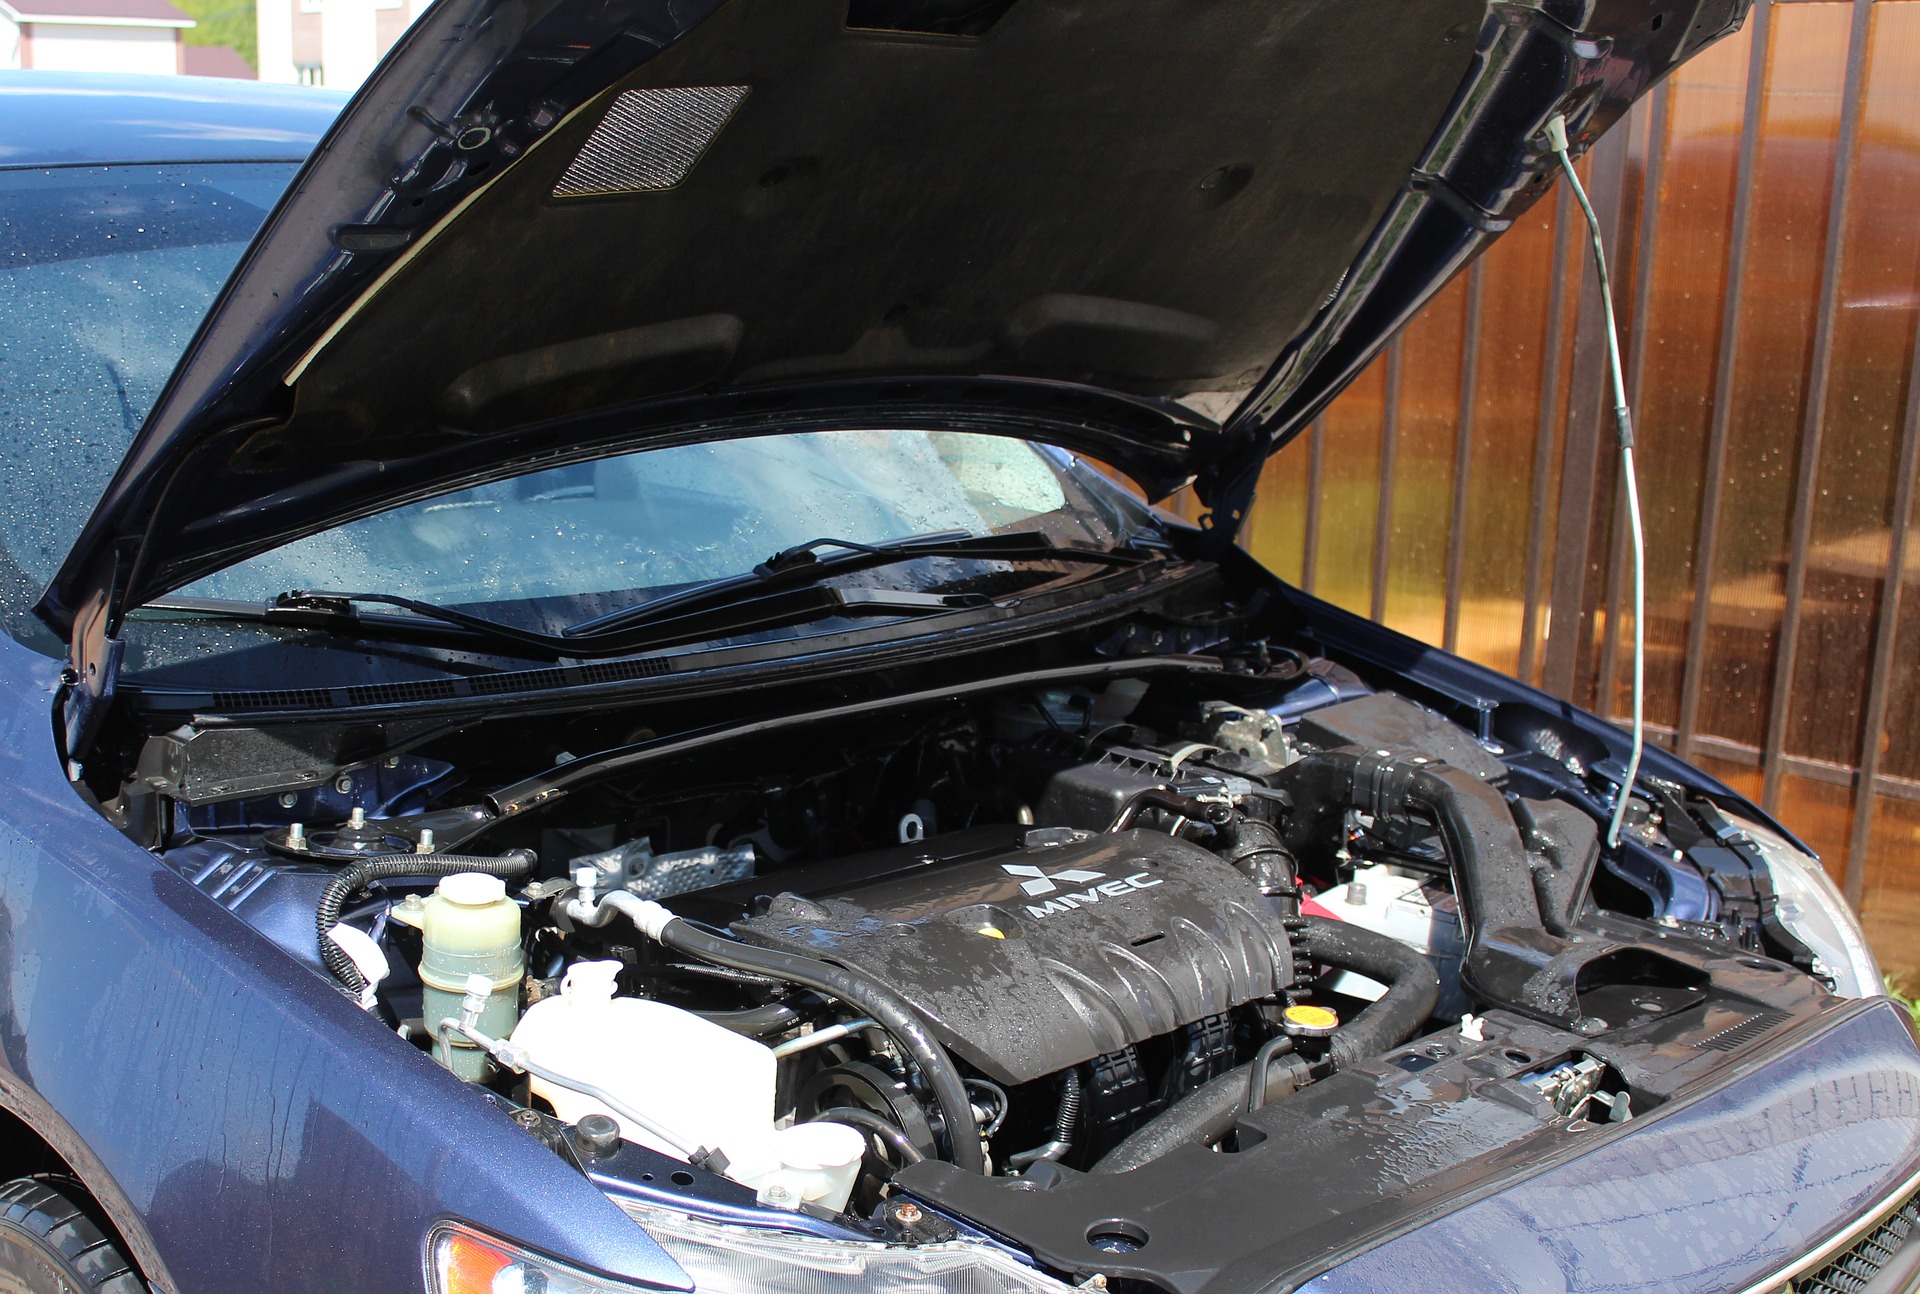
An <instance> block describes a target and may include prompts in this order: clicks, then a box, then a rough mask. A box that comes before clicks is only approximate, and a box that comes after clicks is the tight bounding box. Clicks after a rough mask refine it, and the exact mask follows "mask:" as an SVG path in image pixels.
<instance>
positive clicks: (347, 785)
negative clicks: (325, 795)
mask: <svg viewBox="0 0 1920 1294" xmlns="http://www.w3.org/2000/svg"><path fill="white" fill-rule="evenodd" d="M333 789H334V790H336V791H338V792H340V794H342V795H351V794H352V793H353V779H352V778H351V777H349V776H347V775H346V774H345V773H342V774H341V775H340V776H339V777H336V778H334V779H333Z"/></svg>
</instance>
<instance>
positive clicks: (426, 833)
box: [413, 827, 433, 854]
mask: <svg viewBox="0 0 1920 1294" xmlns="http://www.w3.org/2000/svg"><path fill="white" fill-rule="evenodd" d="M413 852H414V853H416V854H430V853H432V852H433V828H432V827H422V828H420V839H419V840H418V841H417V842H416V843H415V844H414V846H413Z"/></svg>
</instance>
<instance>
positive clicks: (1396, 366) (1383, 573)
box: [1368, 333, 1405, 622]
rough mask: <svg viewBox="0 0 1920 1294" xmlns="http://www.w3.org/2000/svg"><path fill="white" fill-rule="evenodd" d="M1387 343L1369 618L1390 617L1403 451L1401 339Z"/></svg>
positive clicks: (1396, 337)
mask: <svg viewBox="0 0 1920 1294" xmlns="http://www.w3.org/2000/svg"><path fill="white" fill-rule="evenodd" d="M1404 336H1405V334H1404V333H1396V334H1394V338H1393V340H1392V341H1391V342H1389V343H1388V344H1387V392H1386V395H1385V397H1384V401H1385V403H1384V404H1383V406H1382V409H1381V417H1380V496H1379V502H1378V509H1377V511H1376V512H1375V514H1374V519H1373V602H1372V608H1371V610H1370V611H1369V613H1368V614H1369V615H1371V616H1372V618H1373V619H1374V620H1375V621H1376V622H1383V621H1385V620H1386V618H1387V570H1388V566H1387V559H1388V557H1389V555H1390V553H1391V550H1392V547H1393V471H1394V459H1395V457H1396V456H1397V454H1398V451H1399V448H1400V372H1401V367H1402V365H1401V350H1402V347H1401V338H1402V337H1404Z"/></svg>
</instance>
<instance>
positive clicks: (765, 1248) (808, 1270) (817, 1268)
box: [616, 1200, 1073, 1294]
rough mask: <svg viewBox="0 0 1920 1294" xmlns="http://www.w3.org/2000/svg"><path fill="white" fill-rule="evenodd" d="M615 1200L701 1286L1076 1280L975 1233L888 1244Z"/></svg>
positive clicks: (921, 1288)
mask: <svg viewBox="0 0 1920 1294" xmlns="http://www.w3.org/2000/svg"><path fill="white" fill-rule="evenodd" d="M616 1202H617V1203H618V1204H619V1205H620V1207H621V1208H623V1209H625V1210H626V1211H627V1214H628V1215H629V1216H630V1217H632V1218H633V1220H634V1221H636V1222H638V1223H639V1224H640V1225H641V1226H643V1227H645V1228H646V1230H647V1234H649V1235H651V1236H652V1237H653V1238H654V1239H655V1240H657V1241H659V1242H660V1247H661V1248H663V1249H665V1250H666V1251H667V1252H668V1253H669V1254H671V1255H672V1256H673V1260H674V1261H675V1262H677V1263H679V1264H680V1266H682V1267H683V1268H685V1269H686V1272H687V1275H689V1276H691V1277H693V1286H694V1289H695V1290H696V1291H698V1294H935V1292H936V1291H937V1292H938V1294H1073V1289H1072V1287H1071V1286H1069V1285H1065V1284H1062V1283H1061V1282H1059V1281H1057V1280H1054V1279H1053V1278H1052V1277H1050V1276H1047V1275H1046V1274H1044V1273H1042V1272H1038V1271H1035V1270H1034V1269H1033V1268H1031V1267H1028V1266H1026V1265H1025V1264H1024V1263H1022V1262H1020V1261H1019V1260H1018V1259H1016V1258H1014V1257H1012V1256H1011V1255H1010V1254H1008V1253H1006V1252H1005V1251H1004V1250H1000V1249H996V1248H994V1247H993V1246H992V1245H987V1244H981V1243H978V1242H976V1241H970V1240H952V1241H948V1242H946V1243H944V1244H932V1245H921V1246H919V1247H917V1248H912V1249H906V1248H889V1247H888V1246H886V1245H882V1244H870V1243H866V1242H863V1241H858V1240H827V1239H823V1238H821V1237H819V1236H808V1235H801V1234H799V1233H797V1232H791V1231H767V1230H762V1229H760V1228H757V1227H735V1226H724V1225H721V1224H719V1223H714V1222H707V1221H704V1220H702V1219H699V1218H693V1217H689V1216H687V1215H686V1214H684V1213H678V1212H675V1211H673V1210H671V1209H664V1208H660V1207H658V1206H655V1205H650V1204H641V1203H638V1202H636V1201H632V1200H620V1201H616Z"/></svg>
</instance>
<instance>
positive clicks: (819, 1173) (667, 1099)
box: [513, 961, 866, 1212]
mask: <svg viewBox="0 0 1920 1294" xmlns="http://www.w3.org/2000/svg"><path fill="white" fill-rule="evenodd" d="M619 971H620V963H619V962H612V961H604V962H575V963H574V964H573V965H572V966H571V967H569V968H568V970H567V974H566V977H565V979H563V980H562V981H561V984H560V993H559V995H558V996H557V997H550V998H547V999H545V1000H543V1001H540V1002H536V1003H534V1004H533V1005H532V1006H530V1007H528V1008H527V1012H526V1014H525V1015H524V1016H523V1017H522V1018H521V1020H520V1024H519V1026H518V1027H517V1028H516V1029H514V1031H513V1041H514V1042H515V1043H516V1044H518V1045H519V1046H521V1047H524V1048H525V1049H526V1051H527V1054H528V1056H529V1058H530V1059H532V1060H533V1061H534V1062H536V1063H537V1064H539V1065H541V1066H542V1067H544V1068H547V1069H550V1070H553V1071H555V1072H556V1073H559V1074H563V1075H565V1076H567V1077H569V1078H575V1079H579V1080H580V1081H582V1082H584V1083H586V1084H589V1085H591V1086H593V1087H598V1088H601V1089H602V1090H604V1091H605V1092H607V1093H608V1094H609V1095H610V1096H612V1097H613V1098H614V1099H615V1100H617V1101H619V1102H620V1103H621V1104H623V1105H626V1106H628V1107H630V1108H632V1109H633V1110H635V1111H637V1112H639V1113H640V1114H642V1115H645V1116H646V1117H647V1118H648V1119H650V1120H652V1121H654V1122H657V1123H659V1124H661V1125H662V1126H663V1127H664V1128H666V1129H667V1130H669V1131H671V1132H673V1133H674V1134H675V1135H676V1136H677V1137H679V1138H681V1139H682V1140H685V1141H688V1142H691V1143H692V1144H694V1145H696V1146H699V1147H702V1148H705V1149H709V1150H714V1149H717V1150H719V1151H721V1152H722V1153H723V1154H724V1155H725V1156H726V1159H727V1167H726V1169H725V1172H726V1175H727V1176H728V1177H730V1178H732V1179H733V1180H735V1181H737V1182H740V1183H743V1184H744V1185H747V1186H751V1187H753V1188H755V1189H756V1190H757V1191H758V1192H759V1193H760V1196H761V1198H762V1199H763V1200H764V1201H766V1202H767V1203H770V1204H782V1205H785V1206H786V1207H790V1208H796V1207H798V1206H799V1205H800V1204H801V1203H817V1204H820V1205H823V1206H824V1207H826V1208H829V1209H832V1210H834V1211H836V1212H838V1211H839V1210H841V1209H843V1208H845V1207H846V1202H847V1195H848V1193H849V1192H850V1191H851V1190H852V1189H853V1183H854V1179H855V1178H856V1177H857V1176H858V1175H859V1171H860V1156H861V1154H862V1152H863V1151H864V1150H865V1148H866V1136H865V1134H864V1133H861V1132H859V1131H857V1130H855V1129H853V1128H849V1127H847V1126H845V1125H844V1124H836V1123H805V1124H797V1125H795V1126H793V1127H790V1128H785V1129H778V1128H776V1127H775V1126H774V1115H775V1111H774V1108H773V1100H774V1071H775V1069H776V1067H777V1065H778V1062H777V1061H776V1060H775V1059H774V1055H773V1051H772V1049H771V1048H769V1047H767V1046H766V1045H765V1044H764V1043H760V1042H756V1041H755V1040H754V1039H752V1038H746V1037H742V1036H741V1035H740V1034H737V1033H734V1032H732V1031H731V1030H729V1029H725V1028H722V1027H721V1026H720V1025H717V1024H714V1023H713V1022H712V1021H710V1020H705V1019H702V1018H701V1017H700V1016H697V1015H695V1014H693V1013H692V1012H690V1011H682V1010H681V1009H680V1008H678V1007H672V1006H668V1005H666V1004H665V1003H662V1002H652V1001H648V1000H647V999H645V998H634V997H616V996H614V994H615V991H616V985H615V982H614V980H615V977H616V976H617V975H618V974H619ZM532 1081H533V1090H534V1092H535V1093H536V1094H538V1095H539V1096H541V1097H543V1098H544V1099H545V1100H546V1101H548V1102H549V1103H550V1104H551V1105H552V1106H553V1109H554V1113H555V1114H557V1115H558V1116H559V1117H560V1118H562V1119H564V1120H566V1121H567V1122H568V1123H577V1122H579V1121H580V1119H581V1117H582V1116H584V1115H588V1114H605V1115H608V1116H610V1117H612V1118H613V1119H614V1120H615V1121H616V1122H617V1123H619V1125H620V1135H621V1136H622V1137H623V1138H624V1139H626V1140H628V1141H632V1142H635V1143H637V1144H639V1145H643V1146H649V1147H651V1148H652V1149H654V1150H658V1151H660V1152H662V1153H663V1154H668V1155H673V1156H675V1157H676V1158H682V1159H684V1158H685V1155H684V1154H683V1153H682V1151H681V1150H679V1149H678V1148H677V1147H675V1146H673V1145H671V1144H668V1143H667V1142H665V1141H663V1140H661V1139H660V1138H658V1137H656V1136H654V1135H653V1134H652V1133H650V1132H648V1131H647V1130H646V1129H645V1128H642V1127H639V1126H637V1125H635V1124H634V1123H632V1122H631V1121H629V1120H627V1119H623V1118H621V1117H620V1114H619V1112H618V1111H616V1110H612V1109H609V1108H608V1107H607V1106H605V1105H603V1104H601V1103H600V1102H599V1101H596V1100H595V1099H594V1098H592V1097H590V1096H585V1095H582V1094H580V1093H578V1092H573V1091H569V1090H568V1089H566V1088H564V1087H560V1086H558V1085H557V1084H553V1083H549V1082H546V1081H544V1080H542V1079H539V1078H535V1079H533V1080H532Z"/></svg>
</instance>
